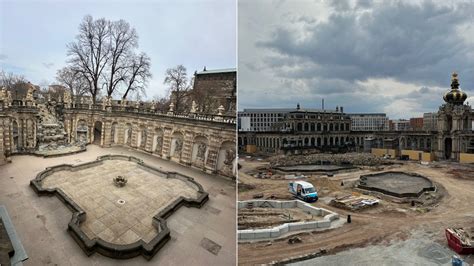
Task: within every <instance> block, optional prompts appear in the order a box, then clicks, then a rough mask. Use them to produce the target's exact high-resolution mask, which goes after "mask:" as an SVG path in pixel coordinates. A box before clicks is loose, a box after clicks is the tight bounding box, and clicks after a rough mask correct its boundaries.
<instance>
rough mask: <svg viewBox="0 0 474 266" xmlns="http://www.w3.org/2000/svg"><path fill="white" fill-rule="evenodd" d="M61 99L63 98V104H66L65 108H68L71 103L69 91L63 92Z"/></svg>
mask: <svg viewBox="0 0 474 266" xmlns="http://www.w3.org/2000/svg"><path fill="white" fill-rule="evenodd" d="M63 99H64V105H65V106H66V108H70V107H71V103H72V99H71V93H70V92H69V91H65V92H64V97H63Z"/></svg>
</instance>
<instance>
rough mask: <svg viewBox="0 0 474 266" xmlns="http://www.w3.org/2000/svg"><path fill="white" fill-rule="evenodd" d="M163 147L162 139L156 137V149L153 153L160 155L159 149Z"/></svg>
mask: <svg viewBox="0 0 474 266" xmlns="http://www.w3.org/2000/svg"><path fill="white" fill-rule="evenodd" d="M162 147H163V137H161V136H158V137H156V148H155V151H156V152H158V153H161V149H162Z"/></svg>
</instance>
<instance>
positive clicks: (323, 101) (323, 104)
mask: <svg viewBox="0 0 474 266" xmlns="http://www.w3.org/2000/svg"><path fill="white" fill-rule="evenodd" d="M322 109H323V110H324V98H323V100H322Z"/></svg>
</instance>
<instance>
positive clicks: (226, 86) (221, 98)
mask: <svg viewBox="0 0 474 266" xmlns="http://www.w3.org/2000/svg"><path fill="white" fill-rule="evenodd" d="M236 92H237V70H236V69H235V68H228V69H215V70H206V68H204V69H203V70H202V71H196V72H195V73H194V86H193V90H192V92H191V98H192V99H193V100H194V101H195V102H196V104H197V108H198V110H199V111H200V112H202V113H216V112H217V108H219V106H221V105H222V106H223V107H224V112H225V113H226V114H227V115H234V116H235V111H236V103H237V101H236V99H237V97H236V95H237V94H236ZM188 105H189V104H188Z"/></svg>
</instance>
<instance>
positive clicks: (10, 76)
mask: <svg viewBox="0 0 474 266" xmlns="http://www.w3.org/2000/svg"><path fill="white" fill-rule="evenodd" d="M26 82H27V81H26V79H25V77H24V76H22V75H17V74H14V73H11V72H5V71H4V70H3V69H2V70H0V87H6V88H7V89H12V88H13V87H14V86H15V85H17V84H20V83H26Z"/></svg>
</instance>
